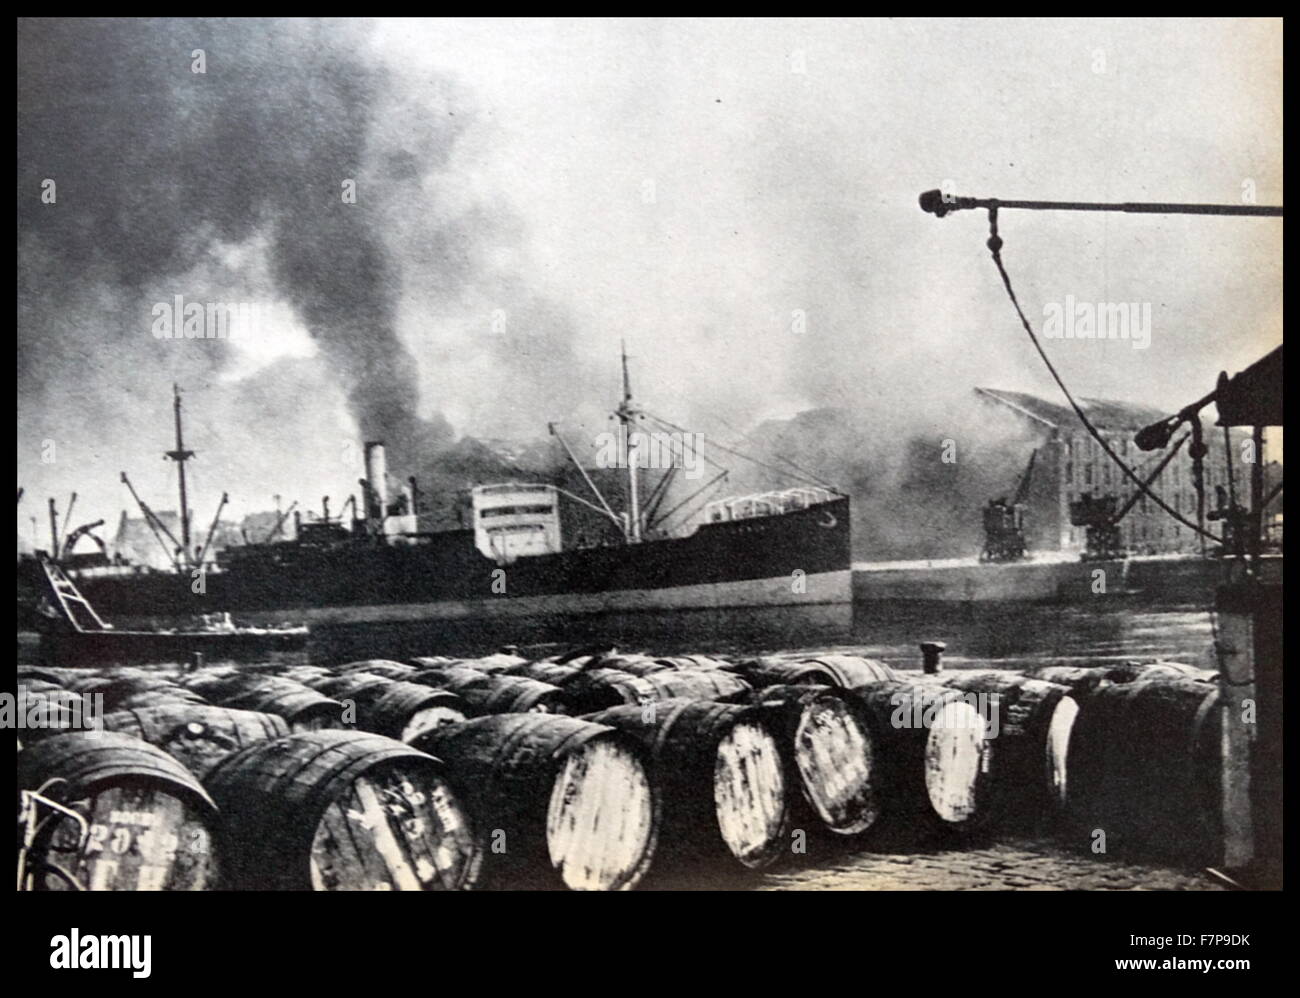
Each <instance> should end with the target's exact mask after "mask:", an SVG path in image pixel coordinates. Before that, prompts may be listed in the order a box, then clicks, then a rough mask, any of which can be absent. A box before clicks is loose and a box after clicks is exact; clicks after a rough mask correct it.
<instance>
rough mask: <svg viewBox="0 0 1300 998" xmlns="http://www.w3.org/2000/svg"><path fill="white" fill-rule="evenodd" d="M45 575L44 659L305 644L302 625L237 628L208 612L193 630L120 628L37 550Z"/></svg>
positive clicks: (62, 661)
mask: <svg viewBox="0 0 1300 998" xmlns="http://www.w3.org/2000/svg"><path fill="white" fill-rule="evenodd" d="M37 561H38V562H39V564H40V566H41V568H42V570H43V574H44V579H45V589H46V591H45V593H44V594H43V595H44V597H45V598H44V599H42V600H41V601H40V604H39V605H38V607H37V613H38V614H39V618H40V620H41V623H42V626H41V644H40V657H41V660H42V661H43V662H45V663H47V664H57V665H68V666H79V665H100V664H104V663H108V662H118V663H126V662H130V663H143V662H174V661H188V660H191V659H193V658H194V657H195V654H196V653H199V654H202V655H203V657H204V658H205V659H209V660H211V659H223V658H247V657H249V656H254V655H261V654H266V653H268V652H277V651H294V650H297V649H301V648H303V647H305V646H306V644H307V638H308V634H309V631H308V629H307V628H306V627H303V626H288V627H236V626H235V625H234V623H233V622H232V621H231V619H230V615H229V614H228V613H221V614H212V615H208V616H206V617H205V618H204V620H203V625H202V626H201V627H197V628H194V629H192V630H191V629H175V630H171V629H168V630H118V629H117V628H115V627H113V625H112V624H110V623H108V622H107V621H105V620H104V619H103V618H102V617H101V616H100V615H99V614H98V613H97V612H96V611H95V608H94V607H93V606H91V604H90V601H89V600H88V599H86V597H85V596H83V595H82V594H81V591H80V590H78V589H77V586H76V584H75V583H73V582H72V580H71V579H69V578H68V577H67V575H65V574H64V572H63V569H61V568H60V567H59V566H58V565H57V564H55V563H54V562H53V561H52V560H50V559H49V558H48V557H45V556H44V555H43V554H38V556H37Z"/></svg>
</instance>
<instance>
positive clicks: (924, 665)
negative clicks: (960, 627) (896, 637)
mask: <svg viewBox="0 0 1300 998" xmlns="http://www.w3.org/2000/svg"><path fill="white" fill-rule="evenodd" d="M947 647H948V646H947V645H946V644H944V643H943V642H942V641H922V642H921V671H922V672H924V673H925V674H926V675H927V676H934V675H937V674H938V673H940V672H942V671H943V652H944V649H945V648H947Z"/></svg>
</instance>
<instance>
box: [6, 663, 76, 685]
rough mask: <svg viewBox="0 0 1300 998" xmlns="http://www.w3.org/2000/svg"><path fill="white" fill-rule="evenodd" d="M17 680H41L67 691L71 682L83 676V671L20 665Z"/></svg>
mask: <svg viewBox="0 0 1300 998" xmlns="http://www.w3.org/2000/svg"><path fill="white" fill-rule="evenodd" d="M17 674H18V678H19V679H20V680H21V679H41V680H44V681H45V682H47V683H54V684H56V685H58V686H62V687H63V688H64V689H68V688H69V687H70V686H71V683H72V681H73V680H75V679H76V678H78V677H79V676H83V675H85V670H84V669H62V668H58V667H57V666H51V665H20V666H18V673H17Z"/></svg>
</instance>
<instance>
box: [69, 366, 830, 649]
mask: <svg viewBox="0 0 1300 998" xmlns="http://www.w3.org/2000/svg"><path fill="white" fill-rule="evenodd" d="M175 404H176V447H175V449H174V450H172V451H169V452H168V456H169V457H172V458H173V459H175V460H176V461H177V462H178V464H179V465H180V471H181V474H180V476H179V477H180V483H181V489H182V490H184V488H185V484H184V483H185V476H184V462H185V461H186V460H187V459H188V458H189V457H192V456H193V452H192V451H189V450H187V449H186V448H185V446H184V444H183V440H182V436H181V421H180V399H179V394H178V395H177V399H176V403H175ZM614 415H615V416H616V417H617V419H618V425H619V426H620V427H621V428H622V429H623V431H624V432H625V434H626V436H625V439H630V440H633V441H635V440H636V439H637V438H636V436H635V434H636V431H635V430H634V424H635V423H637V421H639V420H641V419H643V418H645V416H646V415H647V414H646V413H645V411H644V410H643V409H641V408H639V407H638V406H637V405H635V404H634V403H633V400H632V395H631V390H630V384H629V380H628V375H627V359H626V355H625V356H624V358H623V398H622V400H621V402H620V404H619V406H618V408H617V410H616V411H615V412H614ZM669 425H671V424H669ZM551 432H552V435H554V436H557V437H559V439H560V443H562V444H563V445H564V450H565V452H566V453H567V455H568V457H569V458H570V459H571V460H573V462H574V464H575V465H576V466H577V469H578V471H579V472H580V473H581V477H582V481H584V482H585V483H586V485H587V486H589V492H590V498H585V497H583V496H579V495H577V494H575V493H573V492H569V491H567V490H565V489H564V488H562V487H561V486H560V485H557V484H547V483H541V482H533V481H528V482H524V481H507V482H495V483H488V484H481V485H475V486H472V487H470V488H469V489H468V490H467V491H466V494H465V495H464V496H463V497H462V505H463V506H464V513H463V515H462V516H461V517H460V522H459V523H458V524H456V525H453V526H451V527H448V528H445V529H435V530H430V529H422V522H421V521H422V518H421V517H420V516H418V515H417V514H416V512H415V508H416V500H415V497H414V496H413V494H412V490H411V489H404V490H403V492H402V493H401V494H398V495H395V496H393V497H392V499H391V501H390V495H389V476H388V470H387V467H386V452H385V447H384V444H383V442H382V441H369V442H367V443H366V444H365V447H364V472H365V478H364V479H362V480H361V482H360V484H361V487H362V494H363V499H362V500H361V501H360V502H357V501H355V500H354V501H353V502H352V503H351V507H352V508H351V514H350V516H347V517H345V516H337V517H331V516H330V515H329V512H328V509H326V510H325V513H324V516H323V517H320V518H317V519H314V520H312V519H301V520H300V521H299V523H298V526H297V530H296V531H295V532H294V536H293V537H292V538H289V539H285V540H278V541H272V542H267V543H250V544H245V545H232V546H229V547H226V548H224V549H222V550H219V551H217V552H216V554H215V558H214V559H208V560H205V559H204V557H203V555H202V554H198V553H196V554H195V555H192V556H190V557H186V554H185V553H186V552H189V551H191V549H192V545H191V539H190V533H189V523H188V514H186V515H184V516H183V517H182V530H183V538H182V539H179V540H175V548H174V551H173V553H174V555H175V556H176V562H175V565H174V570H171V571H156V570H155V571H143V570H138V569H132V568H131V567H129V566H110V567H108V568H100V569H97V570H89V571H84V572H76V571H71V572H70V574H72V575H74V577H75V578H76V580H77V586H78V587H79V589H80V590H81V592H82V593H83V594H84V595H85V597H86V598H87V599H88V600H89V601H90V602H91V603H92V604H93V605H94V607H95V608H96V610H97V611H98V612H99V613H100V614H102V615H103V617H104V618H105V619H106V620H109V621H111V622H113V624H114V626H117V627H150V626H151V627H167V626H178V625H180V624H181V623H182V622H184V621H186V620H191V619H193V618H194V617H195V616H196V615H199V614H213V613H227V614H229V615H230V616H231V618H232V619H233V620H234V621H235V622H236V623H237V624H239V625H241V626H250V627H258V626H261V627H265V626H278V625H283V624H286V623H293V624H305V625H307V626H308V627H310V629H311V632H312V635H313V641H315V640H316V638H317V637H318V636H322V637H323V638H324V639H326V640H328V641H329V642H330V643H331V644H332V645H333V646H335V647H342V648H346V649H348V650H345V651H341V652H340V653H341V654H349V653H352V652H353V651H355V652H357V653H362V654H378V653H381V652H384V653H387V654H398V653H400V652H402V651H412V650H416V653H418V651H419V650H424V651H426V652H427V651H428V650H431V649H435V648H438V647H441V646H451V645H456V646H464V645H466V644H476V643H490V642H494V641H500V640H513V641H525V640H542V639H546V638H550V637H553V636H559V637H563V638H565V639H574V638H583V639H587V638H607V637H608V638H614V639H618V638H620V637H622V636H626V635H629V634H632V633H635V634H637V635H638V636H640V635H645V634H651V633H654V634H660V635H662V634H665V633H667V634H682V635H683V636H685V634H686V633H689V631H690V630H691V624H693V623H698V624H700V625H702V626H703V627H704V628H705V629H706V630H707V631H708V632H709V633H712V634H714V635H715V636H716V635H717V634H718V631H719V629H720V628H721V629H722V630H723V631H724V632H728V633H730V632H735V633H736V634H737V636H741V635H743V636H746V637H748V636H752V635H755V634H771V635H773V636H774V637H776V638H780V637H781V636H783V635H789V634H792V633H800V634H803V633H808V632H809V630H812V631H815V632H817V633H827V634H828V635H831V636H833V635H837V634H843V635H847V634H848V633H849V630H850V627H851V622H852V586H851V567H850V565H851V554H850V526H851V524H850V503H849V498H848V496H847V495H845V494H843V493H841V492H839V491H838V490H836V489H834V488H831V487H828V486H823V485H800V486H798V487H793V488H786V489H782V490H777V491H769V492H763V493H759V494H749V495H743V496H736V497H731V498H723V499H716V500H713V501H711V502H708V503H707V505H704V506H702V507H701V508H700V512H701V513H702V515H701V516H698V517H697V518H696V519H695V521H694V524H693V526H690V527H689V528H682V529H679V530H678V531H676V532H669V531H667V530H666V529H665V528H662V527H661V526H660V524H662V522H663V518H662V517H660V518H657V519H656V516H655V511H656V510H657V509H658V508H659V507H660V503H659V500H661V498H662V491H663V490H661V489H658V488H657V487H656V488H655V489H653V490H646V486H645V484H643V481H642V480H643V478H644V477H645V476H644V474H642V473H638V467H639V466H640V467H642V468H643V467H644V464H643V461H644V459H643V458H641V459H639V458H638V456H637V454H636V452H635V447H634V448H632V449H631V450H630V451H629V452H628V453H627V454H626V455H625V460H624V461H623V463H624V464H626V466H627V470H626V475H624V473H623V472H622V471H621V470H620V471H618V472H616V474H617V476H618V478H619V479H624V480H625V484H624V487H623V491H624V492H625V498H626V503H625V506H626V508H624V509H621V510H616V509H615V508H614V503H613V502H612V501H611V500H610V499H608V498H607V497H606V496H605V495H604V494H603V493H602V491H601V490H600V489H599V488H598V487H597V485H596V483H595V481H594V480H593V477H592V475H590V474H588V472H587V471H586V470H584V469H583V467H582V465H581V463H579V461H578V459H577V457H576V456H575V455H574V453H573V451H572V449H571V448H570V447H569V446H568V444H567V442H565V441H564V439H563V437H562V436H560V434H559V432H558V430H557V429H556V428H555V427H554V426H552V427H551ZM622 466H623V465H622V464H620V465H619V467H620V468H622ZM673 470H674V469H673V468H669V469H667V470H666V471H665V472H664V474H671V473H672V471H673ZM723 477H725V472H724V475H722V476H719V478H723ZM124 480H125V476H124ZM715 481H716V479H715ZM128 485H129V482H128ZM657 485H658V483H656V486H657ZM132 491H133V494H134V490H132ZM643 491H649V492H650V494H648V495H646V496H645V500H646V501H642V499H643V497H642V492H643ZM688 498H689V497H688ZM651 499H654V500H655V501H654V502H651V501H650V500H651ZM137 500H138V497H137ZM223 501H224V500H223ZM186 502H187V497H184V495H183V494H182V505H181V508H182V510H183V511H184V510H186ZM562 504H568V505H569V509H570V510H572V509H573V508H574V507H575V505H576V506H579V507H581V508H583V509H586V510H588V516H589V517H590V516H591V515H593V514H594V515H595V516H597V518H603V519H604V521H605V523H606V524H607V526H608V529H607V530H606V531H605V532H604V534H603V535H601V536H600V537H599V538H598V539H597V540H596V541H594V542H593V541H592V539H591V538H590V537H589V536H587V535H585V534H583V535H581V536H578V535H577V532H575V531H569V533H571V534H574V536H566V530H565V529H564V522H565V517H563V516H562V515H561V513H562V509H561V507H562ZM140 507H141V509H142V511H143V512H144V513H145V516H146V519H147V520H149V522H150V525H151V526H156V527H158V528H161V531H162V532H166V534H167V536H168V537H171V533H170V532H167V531H166V527H165V525H164V524H163V523H162V522H161V520H160V519H159V518H158V517H157V515H156V514H153V511H152V510H150V509H149V508H148V506H147V505H146V504H144V503H143V502H140ZM345 512H346V509H345ZM160 540H161V537H160ZM204 547H206V545H204ZM193 548H195V549H197V548H198V545H193ZM196 559H197V560H196ZM642 625H651V626H649V627H644V626H642Z"/></svg>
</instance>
